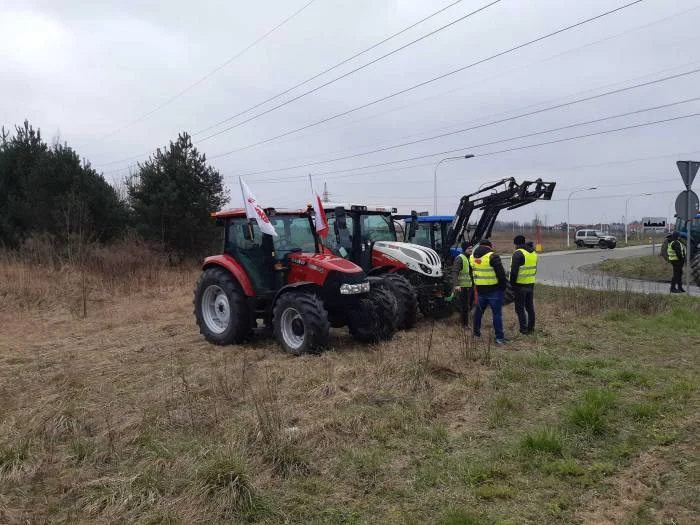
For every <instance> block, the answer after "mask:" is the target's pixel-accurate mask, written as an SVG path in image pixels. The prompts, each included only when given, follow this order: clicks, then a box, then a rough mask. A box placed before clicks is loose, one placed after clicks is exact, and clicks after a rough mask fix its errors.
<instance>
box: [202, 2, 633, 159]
mask: <svg viewBox="0 0 700 525" xmlns="http://www.w3.org/2000/svg"><path fill="white" fill-rule="evenodd" d="M642 1H643V0H634V1H633V2H630V3H628V4H625V5H623V6H620V7H617V8H615V9H611V10H609V11H606V12H604V13H601V14H599V15H596V16H593V17H591V18H587V19H585V20H581V21H580V22H576V23H575V24H571V25H569V26H566V27H563V28H561V29H558V30H556V31H552V32H551V33H547V34H545V35H542V36H540V37H537V38H535V39H533V40H529V41H527V42H524V43H522V44H518V45H517V46H513V47H511V48H509V49H506V50H504V51H500V52H499V53H496V54H494V55H491V56H489V57H486V58H482V59H480V60H477V61H475V62H472V63H470V64H467V65H465V66H462V67H459V68H457V69H454V70H452V71H449V72H447V73H443V74H442V75H438V76H437V77H433V78H431V79H429V80H425V81H423V82H420V83H418V84H414V85H413V86H410V87H407V88H404V89H401V90H399V91H396V92H394V93H391V94H389V95H386V96H384V97H381V98H378V99H375V100H373V101H371V102H367V103H366V104H362V105H360V106H356V107H354V108H351V109H349V110H346V111H342V112H340V113H336V114H335V115H331V116H330V117H326V118H324V119H321V120H318V121H316V122H313V123H311V124H307V125H306V126H302V127H300V128H296V129H294V130H290V131H287V132H285V133H282V134H280V135H276V136H274V137H270V138H268V139H266V140H262V141H260V142H257V143H255V144H250V145H248V146H244V147H243V148H237V149H233V150H230V151H227V152H224V153H220V154H217V155H213V156H211V157H210V158H212V159H217V158H221V157H225V156H228V155H231V154H233V153H237V152H238V151H242V149H248V148H251V147H254V146H259V145H260V144H265V143H267V142H271V141H273V140H277V139H279V138H282V137H286V136H288V135H291V134H293V133H298V132H299V131H303V130H305V129H309V128H312V127H314V126H318V125H320V124H323V123H325V122H329V121H331V120H334V119H336V118H339V117H342V116H345V115H349V114H351V113H354V112H356V111H359V110H361V109H364V108H367V107H370V106H373V105H375V104H378V103H380V102H384V101H385V100H389V99H391V98H394V97H396V96H398V95H402V94H404V93H408V92H410V91H413V90H415V89H418V88H420V87H423V86H427V85H429V84H431V83H433V82H437V81H438V80H442V79H444V78H447V77H449V76H451V75H455V74H457V73H460V72H462V71H465V70H467V69H470V68H472V67H475V66H477V65H480V64H483V63H485V62H489V61H491V60H494V59H496V58H499V57H502V56H504V55H507V54H509V53H512V52H514V51H517V50H519V49H522V48H524V47H527V46H530V45H532V44H535V43H537V42H541V41H543V40H546V39H548V38H551V37H553V36H556V35H559V34H561V33H563V32H565V31H569V30H571V29H574V28H577V27H580V26H582V25H585V24H588V23H590V22H593V21H595V20H599V19H601V18H603V17H605V16H608V15H611V14H613V13H617V12H619V11H622V10H623V9H626V8H628V7H631V6H633V5H636V4H639V3H641V2H642ZM245 122H248V121H243V122H241V123H239V124H237V125H236V126H233V127H237V126H238V125H240V124H244V123H245ZM233 127H229V128H225V129H223V130H221V131H219V132H217V133H215V134H212V135H209V136H208V137H206V138H205V139H202V140H208V139H210V138H213V137H215V136H218V135H220V134H222V133H225V132H227V131H229V130H230V129H233ZM200 142H201V141H200Z"/></svg>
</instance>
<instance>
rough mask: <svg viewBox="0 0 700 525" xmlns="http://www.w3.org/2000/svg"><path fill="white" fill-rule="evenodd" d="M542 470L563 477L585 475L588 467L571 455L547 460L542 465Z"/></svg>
mask: <svg viewBox="0 0 700 525" xmlns="http://www.w3.org/2000/svg"><path fill="white" fill-rule="evenodd" d="M540 470H541V471H542V472H545V473H547V474H554V475H557V476H561V477H576V476H583V475H584V474H585V473H586V469H585V468H583V467H582V466H581V465H579V464H578V463H576V461H575V460H574V459H573V458H570V457H569V458H564V459H557V460H553V461H546V462H544V463H542V464H541V465H540Z"/></svg>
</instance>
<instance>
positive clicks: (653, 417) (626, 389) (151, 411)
mask: <svg viewBox="0 0 700 525" xmlns="http://www.w3.org/2000/svg"><path fill="white" fill-rule="evenodd" d="M128 266H129V265H128V264H126V262H125V263H123V264H120V265H119V267H120V268H121V267H124V268H126V269H125V270H123V271H121V272H117V271H116V269H115V268H111V269H110V268H107V269H103V270H102V271H100V272H97V273H93V272H86V273H84V274H83V273H81V272H77V271H75V270H74V269H72V268H71V267H55V266H54V267H40V266H37V265H30V264H26V263H20V262H18V261H16V260H13V259H12V258H8V257H6V258H5V259H2V260H1V261H0V523H7V524H20V523H22V524H28V523H30V524H41V523H71V524H72V523H90V524H94V523H144V524H146V523H148V524H156V523H183V524H196V523H201V524H205V523H207V524H209V523H329V524H331V523H332V524H335V523H372V524H375V523H406V524H414V523H415V524H423V523H440V524H452V525H456V524H476V523H486V524H488V523H504V524H505V523H513V524H516V523H518V524H519V523H634V524H641V523H669V524H670V523H686V524H691V523H697V522H698V521H699V520H700V509H699V508H698V506H699V505H700V503H699V502H700V493H699V491H698V486H699V485H700V468H699V465H698V459H699V458H698V443H697V436H698V435H699V432H700V419H699V416H700V410H699V408H700V407H699V400H700V396H699V395H698V394H699V392H698V388H699V385H700V381H699V379H700V374H699V369H698V359H699V358H698V352H697V350H698V346H699V345H700V322H698V321H699V320H700V303H699V302H698V301H697V300H695V301H693V300H691V299H688V298H686V297H665V296H652V297H645V296H639V295H634V294H610V293H605V292H592V291H582V290H574V289H564V290H556V289H551V288H546V287H540V288H539V289H538V292H537V307H538V309H539V314H540V317H539V321H538V327H539V330H538V333H537V335H536V336H534V337H529V338H520V339H515V340H514V341H513V342H512V343H511V344H510V345H509V346H508V347H507V348H505V349H500V348H499V349H495V348H491V346H490V344H489V340H488V338H487V337H484V338H483V339H484V340H483V341H480V342H478V343H476V342H474V341H472V340H471V338H470V337H469V336H468V334H465V333H464V332H462V331H460V330H459V329H458V328H457V327H456V325H455V318H453V319H451V320H448V321H446V322H437V323H435V324H431V323H429V322H423V323H422V324H421V325H420V326H419V327H418V328H417V329H414V330H412V331H409V332H403V333H400V334H398V335H397V336H396V337H395V338H394V340H392V341H389V342H387V343H384V344H381V345H378V346H375V347H358V346H356V345H355V344H354V343H353V341H352V340H351V339H350V338H349V336H348V335H346V333H345V332H344V331H337V332H334V335H333V338H332V349H331V351H329V352H327V353H325V354H323V355H321V356H315V357H302V358H293V357H289V356H287V355H283V354H281V353H280V352H279V350H278V348H277V346H276V345H275V344H274V342H273V341H272V340H270V339H268V338H266V337H264V336H262V335H261V336H259V337H257V338H256V339H255V340H254V341H253V342H252V343H251V344H249V345H246V346H239V347H234V346H230V347H214V346H211V345H208V344H207V343H205V342H204V341H203V340H202V338H201V337H200V336H199V334H198V332H197V329H196V327H195V325H194V319H193V316H192V304H191V288H192V286H193V283H194V281H195V278H196V275H197V272H196V270H194V269H164V268H162V267H160V266H156V265H152V266H148V267H146V268H145V269H143V268H137V267H131V268H130V269H129V268H128ZM486 322H487V323H488V322H489V320H488V317H487V319H486ZM506 327H507V331H508V335H512V334H514V333H515V330H514V328H515V316H514V315H513V312H512V309H511V308H508V309H507V312H506ZM484 333H486V330H484Z"/></svg>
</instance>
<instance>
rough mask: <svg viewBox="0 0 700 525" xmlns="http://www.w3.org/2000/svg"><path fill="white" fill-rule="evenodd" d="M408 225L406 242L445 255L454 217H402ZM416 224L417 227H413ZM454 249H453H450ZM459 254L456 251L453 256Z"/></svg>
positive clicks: (405, 229)
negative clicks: (448, 232)
mask: <svg viewBox="0 0 700 525" xmlns="http://www.w3.org/2000/svg"><path fill="white" fill-rule="evenodd" d="M401 218H403V221H404V222H405V223H406V228H404V230H403V232H404V237H403V238H404V242H412V243H414V244H419V245H420V246H425V247H427V248H432V249H433V250H435V251H436V252H437V253H439V254H440V253H443V251H444V247H445V242H447V240H446V239H447V231H448V230H449V228H450V224H452V221H453V220H454V216H452V215H418V216H415V217H414V216H413V215H406V216H402V217H401ZM413 223H415V224H416V226H415V227H413V228H412V227H411V225H412V224H413ZM450 248H453V247H450ZM457 253H458V252H457V251H454V253H453V254H452V255H453V256H454V255H456V254H457Z"/></svg>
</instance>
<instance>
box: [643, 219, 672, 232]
mask: <svg viewBox="0 0 700 525" xmlns="http://www.w3.org/2000/svg"><path fill="white" fill-rule="evenodd" d="M642 226H644V229H645V230H654V231H657V230H658V231H664V230H665V229H666V219H665V218H664V217H643V218H642Z"/></svg>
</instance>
